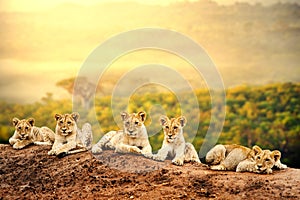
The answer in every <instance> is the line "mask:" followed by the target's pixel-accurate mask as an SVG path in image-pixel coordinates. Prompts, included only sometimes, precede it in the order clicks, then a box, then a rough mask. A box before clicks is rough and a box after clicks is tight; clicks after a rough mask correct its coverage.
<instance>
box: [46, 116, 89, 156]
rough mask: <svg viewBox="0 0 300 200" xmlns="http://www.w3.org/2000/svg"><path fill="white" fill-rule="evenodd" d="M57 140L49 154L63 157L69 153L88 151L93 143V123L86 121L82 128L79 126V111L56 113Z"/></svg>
mask: <svg viewBox="0 0 300 200" xmlns="http://www.w3.org/2000/svg"><path fill="white" fill-rule="evenodd" d="M55 119H56V121H57V124H56V129H55V141H54V144H53V146H52V149H51V150H50V151H49V152H48V155H57V156H59V157H63V156H65V155H67V154H72V153H79V152H83V151H87V150H88V149H90V148H91V144H92V130H91V125H90V124H88V123H85V124H84V125H83V128H82V130H80V129H79V128H78V127H77V120H78V119H79V114H78V113H72V114H63V115H61V114H56V115H55Z"/></svg>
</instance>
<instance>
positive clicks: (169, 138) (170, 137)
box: [166, 135, 175, 143]
mask: <svg viewBox="0 0 300 200" xmlns="http://www.w3.org/2000/svg"><path fill="white" fill-rule="evenodd" d="M166 137H167V141H168V142H169V143H172V142H174V139H175V136H173V135H166Z"/></svg>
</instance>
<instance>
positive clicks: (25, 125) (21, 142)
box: [9, 117, 54, 149]
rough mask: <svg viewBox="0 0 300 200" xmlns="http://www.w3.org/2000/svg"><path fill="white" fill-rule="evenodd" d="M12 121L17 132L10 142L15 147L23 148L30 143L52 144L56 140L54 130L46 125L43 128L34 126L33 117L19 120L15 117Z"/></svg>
mask: <svg viewBox="0 0 300 200" xmlns="http://www.w3.org/2000/svg"><path fill="white" fill-rule="evenodd" d="M12 122H13V125H14V126H15V132H14V134H13V136H12V137H11V138H10V139H9V143H10V144H11V145H13V148H14V149H22V148H24V147H26V146H28V145H30V144H36V145H52V143H53V142H54V133H53V131H52V130H51V129H49V128H48V127H45V126H44V127H41V128H39V127H36V126H34V123H35V120H34V119H33V118H29V119H22V120H19V119H18V118H16V117H15V118H13V120H12Z"/></svg>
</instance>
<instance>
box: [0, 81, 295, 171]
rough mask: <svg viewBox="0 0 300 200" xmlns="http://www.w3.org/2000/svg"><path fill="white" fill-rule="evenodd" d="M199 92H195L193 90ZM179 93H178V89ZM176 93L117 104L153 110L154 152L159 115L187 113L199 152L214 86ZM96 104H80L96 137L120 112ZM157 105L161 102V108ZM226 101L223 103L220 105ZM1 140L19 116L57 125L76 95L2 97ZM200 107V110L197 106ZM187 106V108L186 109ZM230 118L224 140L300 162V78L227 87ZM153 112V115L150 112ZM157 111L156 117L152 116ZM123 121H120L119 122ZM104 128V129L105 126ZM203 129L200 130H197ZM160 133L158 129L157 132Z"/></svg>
mask: <svg viewBox="0 0 300 200" xmlns="http://www.w3.org/2000/svg"><path fill="white" fill-rule="evenodd" d="M192 93H193V94H192ZM194 94H195V95H196V97H197V100H198V106H199V107H198V108H196V107H193V106H194V105H193V104H190V103H189V97H191V98H192V95H194ZM176 95H178V94H176ZM176 95H175V94H173V93H171V92H159V93H150V92H147V93H144V94H134V95H133V96H131V97H130V101H129V102H128V100H127V99H125V98H122V97H118V99H117V101H116V107H119V108H123V107H124V106H125V107H127V106H128V111H129V112H138V111H140V110H144V111H146V112H147V113H148V118H147V120H146V123H145V124H146V126H147V129H148V132H149V133H151V134H149V138H150V142H151V145H152V147H153V151H157V150H158V149H159V148H160V146H161V144H162V140H163V133H162V131H161V127H160V124H159V122H158V118H159V115H158V114H160V112H161V109H163V110H164V111H165V114H167V115H168V116H171V117H177V116H179V115H181V114H183V115H185V116H186V118H187V121H188V122H187V125H186V127H185V128H184V132H185V133H184V136H185V138H186V140H187V141H190V142H192V143H193V144H194V145H195V147H196V149H197V151H199V149H200V147H201V145H202V144H203V142H204V138H205V135H206V133H207V130H208V127H209V125H210V120H211V111H212V107H211V98H210V94H209V91H208V90H205V89H198V90H195V91H193V92H190V93H186V94H184V96H185V97H187V98H186V99H187V100H186V101H187V102H185V103H184V104H182V106H184V107H185V108H184V109H181V108H180V105H179V103H178V99H177V97H176ZM91 105H93V106H91V109H89V110H87V109H86V108H84V107H79V106H75V107H78V108H79V109H78V110H75V111H78V112H79V113H80V114H81V119H80V120H79V126H81V125H82V124H83V123H84V122H90V123H91V124H92V126H93V134H94V142H97V141H98V140H99V138H100V137H101V136H102V135H103V134H104V133H106V132H108V131H110V130H117V129H119V127H121V125H120V117H118V116H116V118H114V117H113V111H112V108H111V105H112V97H111V96H103V97H100V96H99V97H96V98H95V99H94V101H93V102H91ZM153 105H160V107H159V108H161V109H158V111H157V113H156V110H155V109H156V108H157V107H153ZM220 106H222V105H220ZM0 107H1V110H2V112H1V114H0V143H7V142H8V139H9V137H10V136H11V135H12V134H13V132H14V127H13V126H12V123H11V120H12V118H13V117H18V118H28V117H33V118H35V119H36V126H45V125H46V126H48V127H50V128H51V129H53V130H54V128H55V125H56V122H55V120H54V115H55V114H56V113H68V112H72V111H73V110H74V105H73V103H72V100H70V99H61V100H55V99H54V98H53V95H52V94H51V93H48V94H47V95H46V96H45V97H43V98H42V99H41V100H40V101H39V102H36V103H33V104H17V103H8V102H5V101H2V102H0ZM197 109H198V110H200V115H199V114H198V113H196V112H193V111H194V110H197ZM182 110H185V113H182ZM225 110H226V118H225V122H224V126H223V130H222V132H221V134H220V136H219V138H218V143H224V144H233V143H235V144H241V145H245V146H249V147H251V146H253V145H255V144H256V145H259V146H261V147H262V148H268V149H271V150H275V149H278V150H280V151H281V152H282V162H283V163H286V164H287V165H288V166H290V167H297V168H299V167H300V83H277V84H268V85H264V86H248V85H242V86H236V87H233V88H230V89H227V90H226V105H225ZM149 113H150V114H149ZM150 116H151V117H150ZM118 125H119V126H118ZM100 127H101V128H100ZM195 127H198V128H197V131H196V133H193V130H194V129H195ZM156 132H157V133H156Z"/></svg>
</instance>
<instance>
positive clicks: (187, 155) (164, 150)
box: [152, 116, 201, 165]
mask: <svg viewBox="0 0 300 200" xmlns="http://www.w3.org/2000/svg"><path fill="white" fill-rule="evenodd" d="M186 121H187V120H186V118H185V117H183V116H181V117H178V118H172V119H169V118H168V117H166V116H163V117H161V118H160V123H161V125H162V126H163V130H164V141H163V144H162V147H161V149H160V150H159V151H158V153H157V154H156V155H153V156H152V158H153V159H154V160H159V161H164V160H165V159H166V158H167V156H168V155H169V156H171V157H172V158H173V160H172V163H173V164H175V165H183V162H197V163H201V162H200V160H199V158H198V154H197V152H196V150H195V148H194V146H193V145H192V144H191V143H188V142H187V143H186V142H185V140H184V137H183V127H184V126H185V124H186Z"/></svg>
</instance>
